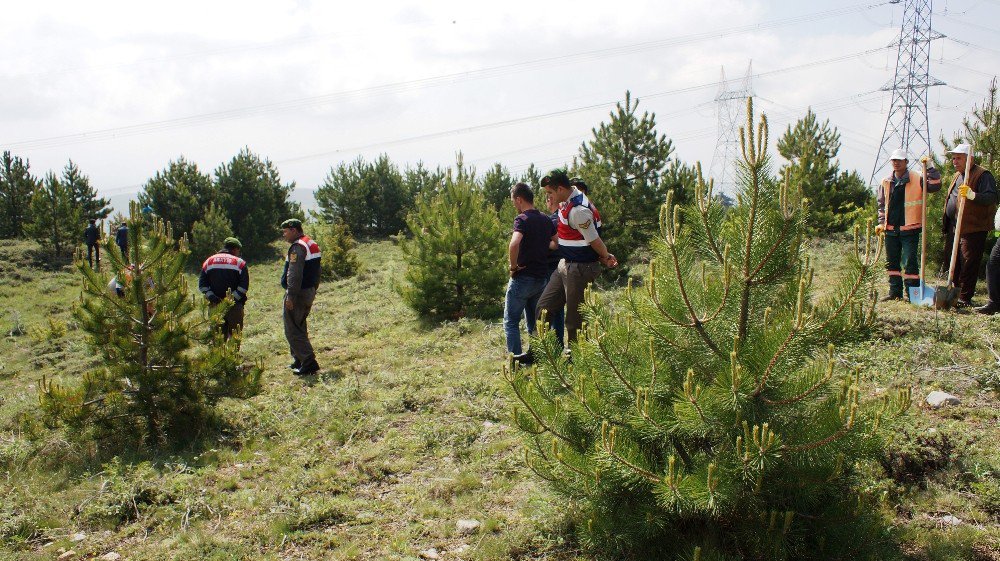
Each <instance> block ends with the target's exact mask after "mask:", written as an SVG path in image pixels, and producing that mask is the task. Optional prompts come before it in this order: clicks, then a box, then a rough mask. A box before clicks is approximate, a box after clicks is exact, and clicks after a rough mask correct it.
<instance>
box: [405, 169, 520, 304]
mask: <svg viewBox="0 0 1000 561" xmlns="http://www.w3.org/2000/svg"><path fill="white" fill-rule="evenodd" d="M407 225H408V226H409V229H410V233H411V235H412V236H413V237H412V238H411V239H404V240H403V241H402V242H401V244H402V248H403V252H404V253H405V255H406V262H407V270H406V275H405V280H406V282H405V283H404V285H403V286H402V287H400V293H401V294H402V296H403V299H404V300H405V301H406V303H407V304H408V305H409V306H410V307H412V308H413V309H414V310H416V311H417V312H418V313H419V314H421V315H425V316H430V317H433V318H448V319H456V318H460V317H464V316H474V317H496V316H497V315H498V314H499V313H500V305H501V302H502V298H501V295H502V294H503V285H504V282H505V281H506V278H507V275H506V274H505V267H504V261H503V259H504V251H505V249H506V242H507V237H506V236H505V231H504V228H503V227H502V226H501V225H500V220H499V219H498V218H497V214H496V212H495V211H494V210H493V208H492V207H490V206H489V205H488V204H487V203H486V200H485V199H484V198H483V195H482V193H480V192H479V190H478V189H476V186H475V183H474V180H473V178H472V176H471V174H470V173H469V172H468V171H467V170H466V169H465V168H464V166H463V165H462V158H461V155H459V158H458V166H457V173H456V174H454V176H453V175H451V174H449V175H448V177H447V178H446V179H445V183H444V187H443V188H442V189H441V191H440V192H439V193H437V194H436V195H434V196H433V197H430V198H427V199H423V198H422V199H421V200H419V201H418V202H417V207H416V209H414V210H413V212H411V213H410V216H409V217H408V218H407Z"/></svg>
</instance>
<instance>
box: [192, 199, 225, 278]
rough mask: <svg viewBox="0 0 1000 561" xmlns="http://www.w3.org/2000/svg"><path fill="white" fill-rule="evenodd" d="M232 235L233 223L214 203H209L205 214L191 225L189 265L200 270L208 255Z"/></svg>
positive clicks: (219, 247)
mask: <svg viewBox="0 0 1000 561" xmlns="http://www.w3.org/2000/svg"><path fill="white" fill-rule="evenodd" d="M232 235H233V225H232V223H231V222H230V221H229V219H228V218H226V215H225V213H223V212H222V209H221V208H219V207H218V205H216V204H215V203H209V205H208V212H206V213H205V216H204V217H203V218H202V219H201V220H199V221H197V222H195V223H194V226H192V227H191V257H190V261H191V266H192V267H193V268H195V269H198V270H200V269H201V264H202V263H203V262H204V261H205V259H206V258H207V257H208V256H209V255H213V254H214V253H215V252H216V251H219V250H220V249H222V244H223V242H224V241H225V239H226V238H228V237H230V236H232Z"/></svg>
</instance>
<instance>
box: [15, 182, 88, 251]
mask: <svg viewBox="0 0 1000 561" xmlns="http://www.w3.org/2000/svg"><path fill="white" fill-rule="evenodd" d="M29 214H30V216H31V222H29V223H28V225H27V228H26V233H27V234H28V235H29V236H31V237H32V238H34V239H35V240H36V241H37V242H38V243H39V244H41V246H42V251H43V252H44V253H47V254H49V255H54V256H56V257H66V256H69V255H72V254H73V250H74V249H75V248H76V246H77V244H79V243H81V242H82V240H83V228H84V224H83V222H82V220H81V218H80V209H79V207H77V206H75V205H74V201H73V192H72V191H70V190H69V188H68V187H67V185H66V184H65V183H63V182H62V181H60V180H59V178H58V177H56V175H55V174H54V173H51V172H50V173H47V174H46V175H45V180H44V181H42V184H41V185H40V186H39V187H38V188H37V189H35V192H34V194H33V195H32V197H31V209H30V211H29Z"/></svg>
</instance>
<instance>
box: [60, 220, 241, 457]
mask: <svg viewBox="0 0 1000 561" xmlns="http://www.w3.org/2000/svg"><path fill="white" fill-rule="evenodd" d="M127 223H128V228H129V253H130V257H131V260H130V261H131V263H132V265H128V264H127V263H126V261H124V260H123V259H122V258H121V256H120V255H119V253H118V252H116V251H113V250H112V244H113V242H112V241H111V240H106V242H105V246H106V252H105V255H106V256H107V258H106V259H107V261H108V262H109V263H110V265H111V267H110V269H111V270H112V271H113V274H114V279H115V280H116V281H117V282H118V283H119V285H120V286H121V295H119V294H118V292H117V291H116V290H115V289H114V287H113V286H112V285H109V280H111V278H110V277H109V275H108V274H107V273H105V274H100V273H97V272H95V271H94V270H93V269H91V268H90V266H89V265H87V262H86V260H83V259H78V260H77V268H78V269H79V271H80V274H81V276H82V278H83V294H82V297H81V300H80V303H79V304H78V305H77V306H76V307H75V308H74V315H75V317H76V319H77V321H79V323H80V327H81V328H82V329H83V330H84V331H85V332H86V333H87V335H88V338H89V343H90V345H91V346H92V348H93V350H94V351H95V352H96V353H98V354H99V355H100V356H101V358H102V359H103V364H102V365H101V366H100V367H98V368H96V369H94V370H92V371H90V372H87V373H86V374H84V375H83V379H82V380H81V381H80V382H79V383H78V384H74V385H70V384H68V383H64V382H56V381H54V380H50V379H43V381H42V384H41V388H40V402H41V406H42V408H43V411H44V412H45V413H46V414H47V416H48V418H49V419H50V420H51V421H54V422H62V423H65V424H66V425H67V426H68V427H69V428H70V429H71V430H72V434H74V435H77V436H78V437H81V438H95V439H98V440H101V441H113V442H115V443H117V444H119V445H121V446H128V445H132V444H144V445H147V446H151V447H159V446H165V445H175V444H183V443H185V442H188V441H190V440H191V439H192V438H194V437H196V436H197V435H198V433H199V431H201V430H203V429H204V428H205V427H206V423H208V422H209V421H210V420H211V417H212V410H213V406H214V405H215V404H216V403H217V402H218V401H219V400H220V399H222V398H223V397H240V396H248V395H251V394H253V393H254V392H256V391H257V389H258V387H259V380H260V368H259V366H258V367H245V366H243V365H242V363H241V360H240V357H239V353H238V342H237V341H236V340H235V339H234V340H231V341H230V342H226V341H224V340H223V338H222V336H221V335H220V334H219V333H218V332H217V331H216V330H215V329H213V327H214V326H215V325H217V324H218V323H220V322H221V318H222V315H223V314H225V312H226V309H227V307H228V306H226V305H222V306H216V307H214V308H209V307H207V305H206V304H205V303H204V302H203V301H202V299H201V298H196V297H194V296H193V295H191V294H190V292H189V290H188V285H187V281H186V280H185V278H184V265H185V263H186V261H187V257H188V255H187V254H188V251H187V247H186V245H187V240H186V239H185V238H184V237H182V238H181V241H180V244H179V246H178V243H177V242H175V241H174V239H173V235H172V232H170V227H169V226H167V225H166V224H165V223H164V222H163V221H162V220H159V219H153V220H149V219H145V218H142V217H140V216H139V212H138V206H137V205H132V208H131V214H130V217H129V219H128V220H127ZM105 270H107V268H106V269H105ZM227 304H230V305H231V302H229V301H227Z"/></svg>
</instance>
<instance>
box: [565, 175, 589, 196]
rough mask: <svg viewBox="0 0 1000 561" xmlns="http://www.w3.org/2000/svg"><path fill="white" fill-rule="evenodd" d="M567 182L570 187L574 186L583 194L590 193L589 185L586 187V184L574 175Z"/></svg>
mask: <svg viewBox="0 0 1000 561" xmlns="http://www.w3.org/2000/svg"><path fill="white" fill-rule="evenodd" d="M569 184H570V187H576V188H577V190H579V191H580V192H581V193H583V194H584V195H590V187H587V184H586V183H585V182H584V181H583V180H582V179H580V178H579V177H574V178H573V179H570V180H569Z"/></svg>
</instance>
